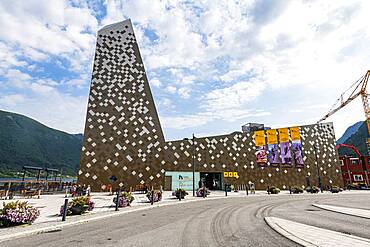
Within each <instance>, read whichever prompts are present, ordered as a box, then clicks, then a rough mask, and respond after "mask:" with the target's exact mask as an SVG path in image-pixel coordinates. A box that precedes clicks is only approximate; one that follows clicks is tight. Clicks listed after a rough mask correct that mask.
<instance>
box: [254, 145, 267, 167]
mask: <svg viewBox="0 0 370 247" xmlns="http://www.w3.org/2000/svg"><path fill="white" fill-rule="evenodd" d="M256 157H257V165H260V166H264V165H266V164H267V150H266V145H264V146H259V147H257V151H256Z"/></svg>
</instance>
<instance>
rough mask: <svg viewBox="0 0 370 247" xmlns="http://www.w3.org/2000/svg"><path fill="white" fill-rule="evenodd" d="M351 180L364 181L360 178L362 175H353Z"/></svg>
mask: <svg viewBox="0 0 370 247" xmlns="http://www.w3.org/2000/svg"><path fill="white" fill-rule="evenodd" d="M353 180H354V181H356V182H358V181H364V179H363V178H362V175H353Z"/></svg>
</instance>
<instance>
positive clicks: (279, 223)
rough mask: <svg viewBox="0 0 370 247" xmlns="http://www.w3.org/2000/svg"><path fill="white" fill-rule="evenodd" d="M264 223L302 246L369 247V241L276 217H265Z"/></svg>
mask: <svg viewBox="0 0 370 247" xmlns="http://www.w3.org/2000/svg"><path fill="white" fill-rule="evenodd" d="M265 221H266V223H267V224H268V225H269V226H270V227H271V228H273V229H274V230H275V231H277V232H278V233H280V234H281V235H283V236H284V237H286V238H288V239H290V240H292V241H294V242H296V243H298V244H300V245H302V246H309V247H312V246H323V247H326V246H327V247H329V246H348V247H354V246H370V239H366V238H361V237H357V236H353V235H349V234H344V233H341V232H336V231H332V230H328V229H324V228H320V227H315V226H310V225H306V224H302V223H298V222H294V221H290V220H285V219H281V218H276V217H265Z"/></svg>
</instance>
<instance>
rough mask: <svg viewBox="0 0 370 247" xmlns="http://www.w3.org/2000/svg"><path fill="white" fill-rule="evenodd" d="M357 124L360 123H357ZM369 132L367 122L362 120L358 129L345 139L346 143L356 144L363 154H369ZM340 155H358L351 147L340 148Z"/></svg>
mask: <svg viewBox="0 0 370 247" xmlns="http://www.w3.org/2000/svg"><path fill="white" fill-rule="evenodd" d="M356 124H358V123H356ZM356 124H354V125H352V126H351V127H353V126H355V125H356ZM351 127H349V128H351ZM349 128H348V129H349ZM348 129H347V130H346V132H347V131H348ZM367 133H368V132H367V126H366V122H360V126H359V127H358V129H357V131H356V132H354V133H353V134H352V135H351V136H350V137H348V139H347V140H345V141H344V143H345V144H349V145H352V146H355V147H356V148H357V149H358V151H360V153H361V154H363V155H367V148H366V139H367V135H368V134H367ZM342 137H343V136H342ZM339 140H340V139H339ZM339 140H338V141H339ZM339 155H349V156H357V155H356V154H355V153H354V152H353V151H352V150H351V149H349V148H340V149H339Z"/></svg>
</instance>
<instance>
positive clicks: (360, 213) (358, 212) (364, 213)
mask: <svg viewBox="0 0 370 247" xmlns="http://www.w3.org/2000/svg"><path fill="white" fill-rule="evenodd" d="M312 206H315V207H317V208H321V209H325V210H329V211H333V212H336V213H342V214H347V215H352V216H357V217H362V218H366V219H370V210H366V209H360V208H350V207H339V206H332V205H324V204H312Z"/></svg>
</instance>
